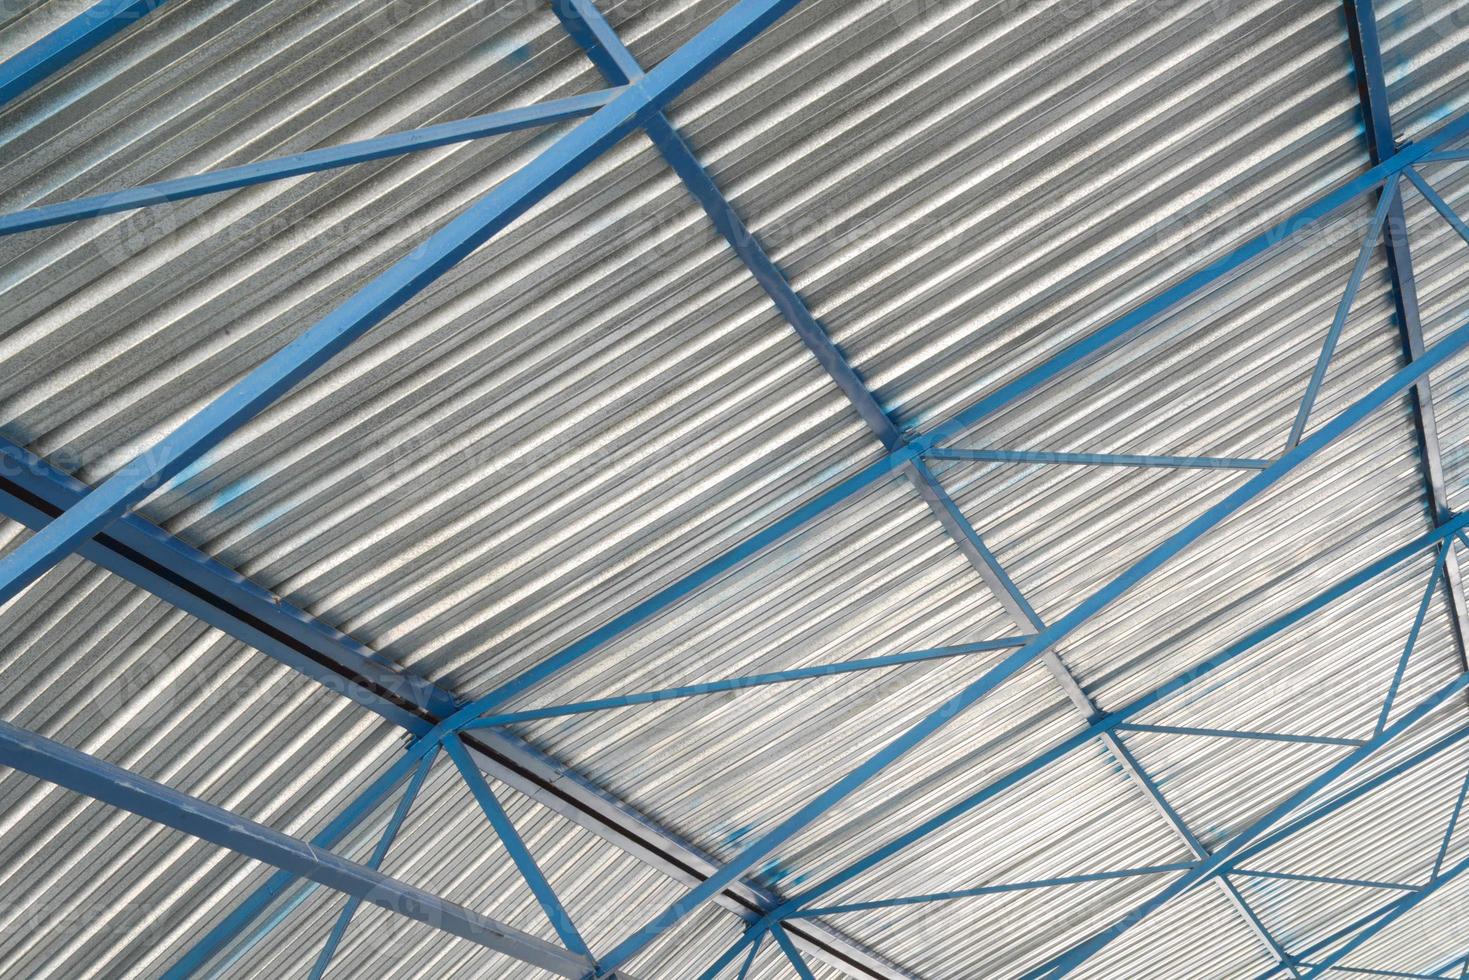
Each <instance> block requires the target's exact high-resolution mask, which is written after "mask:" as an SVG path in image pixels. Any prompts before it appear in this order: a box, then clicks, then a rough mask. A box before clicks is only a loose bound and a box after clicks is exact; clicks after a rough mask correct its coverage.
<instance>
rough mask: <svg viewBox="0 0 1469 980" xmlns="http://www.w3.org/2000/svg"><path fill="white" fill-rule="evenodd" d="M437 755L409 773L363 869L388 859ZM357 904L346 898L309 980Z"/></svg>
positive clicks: (324, 963) (317, 975)
mask: <svg viewBox="0 0 1469 980" xmlns="http://www.w3.org/2000/svg"><path fill="white" fill-rule="evenodd" d="M437 755H438V753H437V752H429V753H428V754H427V755H425V756H424V757H423V760H422V761H421V762H419V764H418V768H417V769H415V770H413V777H412V778H411V779H409V780H408V786H407V787H406V788H405V789H404V790H403V796H402V798H401V799H399V800H398V806H397V807H396V808H395V809H394V810H393V815H392V816H391V817H389V818H388V825H387V827H385V828H383V834H382V836H381V837H380V838H378V842H377V846H375V847H374V848H373V849H372V854H371V856H370V857H368V859H367V867H369V868H371V869H372V870H374V871H377V870H379V869H380V868H381V867H382V866H383V859H384V858H386V857H387V856H388V850H389V849H390V848H391V847H392V846H393V842H394V841H395V840H397V839H398V831H400V830H402V829H403V821H405V820H407V819H408V811H409V810H411V809H413V801H414V800H416V799H418V791H419V790H420V789H422V788H423V781H424V779H425V778H427V777H428V771H429V770H430V769H431V768H433V764H434V758H435V757H436V756H437ZM361 904H362V898H361V896H359V895H351V896H348V898H347V904H346V906H344V907H343V908H342V911H341V914H340V915H338V916H337V921H336V922H335V923H333V925H332V931H331V932H330V933H329V934H328V935H327V937H326V942H325V943H324V944H323V945H322V947H321V952H320V953H318V954H317V957H316V962H315V963H314V964H312V966H311V975H310V978H309V980H321V978H322V977H323V976H325V975H326V968H327V967H328V966H329V965H331V961H332V957H333V956H335V955H336V952H337V947H338V946H339V945H341V942H342V937H343V936H345V935H346V934H347V927H348V926H350V925H351V924H352V916H353V915H355V914H356V913H357V907H358V906H359V905H361Z"/></svg>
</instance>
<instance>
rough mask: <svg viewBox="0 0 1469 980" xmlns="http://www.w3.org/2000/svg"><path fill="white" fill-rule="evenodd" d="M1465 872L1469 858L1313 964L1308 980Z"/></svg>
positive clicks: (1400, 900) (1405, 898)
mask: <svg viewBox="0 0 1469 980" xmlns="http://www.w3.org/2000/svg"><path fill="white" fill-rule="evenodd" d="M1465 871H1469V858H1465V859H1464V860H1462V861H1460V862H1459V863H1458V864H1455V865H1454V866H1453V867H1452V868H1450V869H1449V870H1447V871H1445V872H1444V873H1443V874H1442V875H1440V876H1439V877H1437V878H1435V879H1434V880H1433V881H1432V882H1430V883H1429V884H1427V885H1425V886H1424V887H1423V888H1422V889H1420V890H1419V891H1416V892H1412V893H1410V894H1408V895H1404V896H1403V897H1402V898H1401V899H1399V900H1398V901H1397V902H1396V903H1395V904H1394V905H1393V909H1392V911H1391V912H1388V913H1387V914H1386V915H1384V916H1383V917H1382V918H1380V919H1378V920H1377V921H1376V922H1373V923H1372V924H1371V925H1370V926H1368V927H1367V928H1365V929H1363V930H1362V931H1361V932H1359V933H1357V934H1356V935H1355V936H1353V937H1352V938H1351V939H1350V940H1348V941H1347V942H1346V943H1343V944H1342V945H1341V946H1340V947H1338V948H1337V949H1336V950H1335V951H1333V952H1332V953H1331V955H1329V956H1326V957H1323V958H1322V959H1320V960H1318V961H1316V962H1315V963H1313V964H1312V965H1311V972H1309V973H1307V974H1306V980H1311V978H1312V977H1318V976H1320V975H1321V974H1322V973H1323V972H1325V971H1326V970H1329V969H1330V968H1331V967H1333V966H1335V965H1336V964H1337V963H1340V962H1341V961H1342V960H1343V959H1345V958H1346V957H1348V956H1350V955H1351V954H1352V953H1353V952H1355V951H1356V950H1357V949H1359V948H1361V946H1362V945H1363V944H1364V943H1366V942H1367V941H1368V940H1369V939H1371V938H1372V937H1373V936H1375V935H1377V934H1378V933H1380V932H1382V931H1383V930H1384V929H1386V928H1387V927H1388V926H1390V925H1392V924H1393V923H1394V922H1396V921H1398V920H1399V919H1401V918H1402V917H1403V916H1404V915H1407V914H1408V913H1409V912H1411V911H1413V909H1415V908H1417V907H1418V906H1419V905H1422V904H1423V903H1424V902H1426V901H1427V900H1428V899H1430V898H1432V897H1433V896H1434V895H1436V894H1437V893H1438V892H1439V891H1440V890H1442V889H1443V888H1444V887H1445V886H1446V885H1448V884H1449V883H1450V882H1452V881H1453V880H1454V879H1456V878H1458V877H1459V876H1460V875H1462V874H1463V873H1464V872H1465Z"/></svg>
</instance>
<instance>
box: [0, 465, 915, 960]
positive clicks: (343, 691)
mask: <svg viewBox="0 0 1469 980" xmlns="http://www.w3.org/2000/svg"><path fill="white" fill-rule="evenodd" d="M88 489H89V488H88V487H87V486H86V485H85V484H83V483H81V482H80V481H78V480H75V479H73V478H71V477H69V476H67V475H66V474H64V473H62V472H61V471H59V470H57V469H55V468H54V467H52V466H51V465H50V464H48V463H46V462H45V461H44V460H42V459H40V458H39V457H37V456H35V455H33V454H31V453H29V452H27V451H26V450H24V449H21V448H20V447H18V446H15V445H13V444H11V443H8V442H6V441H5V440H4V439H3V438H0V513H4V514H5V515H6V516H7V517H10V518H11V519H13V520H16V521H18V522H19V523H22V524H25V525H26V526H28V527H31V528H32V529H39V528H41V527H44V526H45V525H46V523H47V522H48V521H50V520H51V519H52V518H53V517H54V516H55V515H56V514H58V513H60V512H61V511H63V510H65V509H66V508H67V507H69V506H71V505H72V504H73V503H75V502H76V501H77V500H79V499H81V498H82V496H84V495H85V494H86V492H87V490H88ZM80 553H81V554H82V556H83V557H85V558H87V559H88V560H90V561H93V562H94V563H96V564H98V565H100V566H101V567H104V568H106V569H107V570H109V571H111V572H113V573H114V574H117V575H118V576H120V577H121V578H123V579H125V580H127V581H130V582H132V583H134V584H136V585H138V586H139V587H141V588H143V589H146V590H148V591H150V592H152V593H154V594H155V595H158V596H159V597H161V598H163V599H164V600H166V601H168V602H170V603H172V604H173V605H175V606H177V607H179V608H181V609H183V610H184V611H185V612H189V613H190V614H192V615H195V616H197V617H198V618H200V619H202V620H204V621H205V622H208V623H209V624H210V625H212V626H214V627H216V628H218V629H220V630H222V631H223V632H225V633H227V634H229V635H231V636H234V637H235V638H236V639H239V640H241V641H242V642H244V643H246V644H248V645H250V646H252V647H254V648H255V649H257V650H260V651H261V652H263V653H265V654H266V655H267V656H270V657H272V658H274V659H276V660H278V661H280V662H282V663H285V664H287V665H288V666H290V667H292V668H293V669H294V670H296V671H298V672H299V673H301V674H303V675H304V676H307V677H310V678H311V679H313V680H315V681H316V682H318V683H320V684H322V685H323V686H324V687H326V688H328V689H329V690H332V691H334V692H336V693H338V694H340V695H342V696H344V697H349V698H353V699H354V700H356V701H358V702H359V703H360V704H362V705H363V706H364V707H367V708H368V709H369V710H372V711H375V712H376V713H377V714H379V715H381V716H382V717H384V718H385V719H387V720H388V721H391V722H393V723H394V724H397V725H399V726H400V727H402V728H404V729H406V730H407V731H408V732H409V733H410V734H412V735H414V736H422V735H424V734H426V733H427V732H428V731H430V730H431V729H432V727H433V725H434V724H435V723H436V722H437V721H439V720H440V719H441V718H443V717H445V716H447V715H450V714H452V713H453V712H454V710H455V708H456V707H457V702H456V701H455V700H454V698H453V695H452V694H451V693H450V692H448V691H447V690H444V689H443V688H440V687H438V686H437V685H434V684H433V683H431V682H429V681H427V680H425V679H423V678H420V677H416V676H412V675H409V674H405V673H403V672H401V670H400V668H398V667H397V665H395V664H393V663H392V662H390V661H387V660H385V659H384V658H382V657H380V656H379V655H378V654H376V653H375V652H374V651H372V650H370V649H368V648H367V647H365V646H363V645H361V644H359V643H358V642H357V641H356V640H354V639H353V638H351V637H349V636H346V635H344V634H342V633H340V632H338V631H337V630H334V629H332V628H330V627H328V626H326V625H324V624H322V623H321V622H319V621H317V620H314V619H312V618H311V617H310V616H309V615H308V614H307V613H305V612H303V611H301V610H300V609H297V608H296V607H294V606H292V605H291V604H290V603H289V602H286V601H285V600H283V599H281V598H280V597H279V596H276V595H274V594H272V593H270V592H267V591H266V590H264V589H262V588H260V587H259V586H258V585H256V584H255V583H254V582H252V581H250V580H249V579H248V578H245V577H244V576H242V575H240V574H239V573H238V572H235V571H234V570H233V569H229V568H226V567H225V566H223V565H221V564H220V563H219V562H217V561H215V560H214V559H212V558H210V557H208V556H207V555H204V554H202V553H201V552H199V551H198V550H197V549H195V548H192V547H190V546H189V545H186V544H183V543H182V542H180V541H178V540H177V539H176V538H174V537H172V536H171V535H169V534H168V533H167V532H165V531H163V530H161V529H159V528H158V527H156V526H154V525H152V524H150V523H148V522H147V521H145V520H144V519H142V518H141V517H139V516H138V515H136V514H129V515H127V516H125V517H123V518H122V519H120V520H118V521H116V522H114V523H113V524H112V526H111V527H109V528H108V529H107V531H106V532H104V533H103V534H101V535H99V536H98V537H97V538H96V539H94V540H92V541H89V542H87V544H85V545H84V546H83V547H82V549H81V552H80ZM467 744H469V745H470V747H471V749H472V751H473V754H474V756H475V760H476V762H477V763H478V764H479V766H480V768H481V769H482V770H483V771H484V772H485V773H486V774H488V775H492V776H495V777H496V778H500V779H504V780H510V781H512V782H513V781H515V780H516V779H517V777H519V782H517V783H516V786H517V789H519V790H520V791H521V792H524V793H526V794H528V795H530V796H531V797H532V798H534V799H536V800H537V801H538V802H540V803H542V804H543V805H545V806H548V807H550V808H552V809H554V810H556V811H557V812H560V813H562V814H563V816H566V817H567V818H568V819H571V820H574V821H578V822H580V823H581V824H582V825H583V826H585V827H587V828H588V829H590V830H591V831H593V832H594V833H597V834H599V835H601V836H602V837H603V838H604V839H607V840H609V841H611V842H613V843H614V844H616V845H617V846H618V847H621V848H623V849H624V850H627V851H628V852H629V853H632V854H634V855H635V856H637V857H638V858H639V859H640V860H644V861H647V862H648V863H649V864H650V865H651V866H653V867H656V868H658V869H660V870H662V871H664V872H665V873H669V874H673V875H675V876H677V874H678V873H679V872H680V870H683V869H686V868H689V867H691V865H690V863H689V862H690V860H691V857H690V855H692V854H693V853H695V852H693V851H692V850H691V849H690V848H689V847H688V845H686V844H685V843H684V842H682V841H679V840H677V839H676V838H674V837H672V836H671V835H668V834H667V833H666V832H662V831H660V830H658V829H657V828H653V827H652V826H651V825H647V824H646V823H644V822H640V821H637V820H634V819H632V818H626V819H624V818H621V817H620V811H617V810H615V809H609V808H608V807H607V806H606V805H605V804H604V803H603V802H602V797H601V796H599V795H597V793H596V791H595V790H594V789H592V788H590V787H582V786H581V785H580V784H579V783H577V782H576V781H575V780H574V779H568V778H567V776H568V774H567V773H564V772H562V771H560V770H559V769H555V768H554V767H553V768H551V769H546V771H545V772H541V771H540V770H542V769H545V767H544V766H538V765H537V764H536V759H535V758H534V757H533V753H532V752H531V750H529V749H526V748H524V747H523V744H522V743H520V742H519V740H517V739H515V738H513V736H508V735H498V734H497V735H496V736H495V738H493V739H491V740H490V741H488V742H483V743H481V742H477V741H475V742H468V743H467ZM392 789H393V786H392V785H391V784H390V783H380V784H374V788H373V789H371V790H369V791H368V793H367V794H366V795H367V797H369V798H368V799H366V800H359V801H358V803H359V804H360V805H358V806H354V807H353V808H352V809H351V810H349V812H348V813H347V814H346V817H347V823H346V824H344V825H343V826H344V827H346V828H347V829H350V826H351V825H354V824H355V822H356V821H357V820H358V819H360V818H361V817H364V816H366V814H367V812H368V811H369V810H370V809H371V807H372V806H374V805H376V804H377V803H379V802H381V801H382V799H385V798H386V795H387V794H388V793H389V792H391V790H392ZM340 832H342V833H344V832H345V830H342V831H340ZM323 846H328V847H329V846H332V845H331V843H330V842H327V843H324V844H323ZM689 873H690V874H695V875H697V874H702V872H694V871H691V872H689ZM290 881H291V876H290V875H286V874H284V873H282V875H280V876H277V877H276V878H273V879H272V880H271V881H270V882H269V883H267V885H266V886H263V887H262V888H261V890H260V892H259V893H257V894H256V895H255V896H252V897H251V898H250V899H249V900H248V901H247V903H246V906H245V907H244V908H242V909H241V910H240V914H239V915H238V916H231V917H230V918H229V919H228V920H227V921H226V922H225V923H224V924H222V928H221V929H219V930H215V931H213V932H211V933H210V934H208V935H207V936H206V937H204V938H203V939H201V940H200V942H199V943H198V944H197V945H196V947H195V948H194V949H192V950H190V951H189V952H188V953H186V954H185V957H184V959H183V960H182V961H181V962H180V964H179V967H180V969H179V971H178V972H170V973H169V974H168V977H169V978H170V980H178V978H179V977H181V976H187V975H189V974H190V972H191V971H192V970H193V969H194V968H196V967H197V966H198V965H199V964H201V963H202V962H203V961H204V960H206V959H208V958H209V957H210V956H212V955H213V954H214V953H215V952H217V951H219V950H220V949H223V948H225V947H226V946H229V947H230V951H229V953H228V958H230V959H232V958H234V957H236V956H238V955H241V954H242V953H243V952H244V951H245V950H246V949H248V948H249V947H250V946H252V945H253V944H254V943H255V942H258V941H259V940H260V939H261V938H262V937H263V936H264V935H266V934H268V933H269V932H270V931H271V930H272V929H273V928H274V926H275V925H277V924H278V923H279V922H280V921H281V920H282V919H284V918H285V917H286V915H287V914H289V912H290V911H291V910H293V909H294V908H295V907H296V905H298V904H299V903H300V902H302V901H304V900H305V899H306V898H307V897H309V895H310V893H311V889H312V887H313V886H312V885H308V886H307V887H306V888H303V889H299V890H298V891H297V892H296V893H295V894H294V895H293V896H292V897H291V898H290V899H288V900H287V902H286V903H285V905H284V906H282V907H277V909H276V910H275V911H274V912H272V914H271V916H270V917H269V918H268V919H265V920H262V921H261V923H260V924H259V925H257V926H256V927H255V928H253V929H251V930H250V932H249V933H248V934H247V935H246V938H245V939H244V940H243V941H242V942H240V943H236V944H234V945H231V943H232V942H233V939H234V937H235V936H236V935H238V934H240V933H241V932H243V931H244V930H245V929H247V928H248V927H249V926H250V923H251V922H252V921H254V920H255V919H256V918H257V917H258V915H259V913H260V912H261V911H262V910H263V909H264V908H265V907H266V906H267V905H269V904H270V903H271V901H272V900H273V899H274V898H275V897H276V896H277V895H279V894H280V893H281V891H282V890H283V889H284V888H285V887H286V885H288V884H289V882H290ZM756 894H758V893H757V892H754V891H751V892H750V894H749V895H745V894H743V893H741V892H731V893H730V894H729V895H728V896H722V898H723V899H724V900H725V904H726V905H727V906H728V907H730V908H731V909H733V910H735V911H740V910H742V909H754V908H758V907H760V905H759V900H757V899H755V898H753V897H752V896H755V895H756ZM794 938H795V939H796V940H797V941H799V942H804V943H806V944H807V948H809V949H811V950H814V951H815V952H816V954H817V955H821V956H822V957H824V958H826V959H827V960H829V961H830V962H834V963H840V964H843V965H844V968H846V969H850V970H854V971H855V972H856V975H859V976H867V977H888V978H893V977H898V976H900V974H899V973H898V972H897V971H887V972H884V967H883V966H882V965H881V964H880V963H879V962H878V961H877V960H876V959H875V958H874V957H872V956H871V955H870V954H869V953H868V952H867V951H865V950H862V949H861V948H860V947H858V946H856V945H855V944H852V943H851V942H849V941H846V940H845V938H844V937H841V936H840V935H838V934H836V933H833V932H830V931H829V930H826V929H825V928H824V927H819V926H817V925H816V924H814V923H813V924H809V927H807V926H803V927H802V928H801V929H800V930H799V931H798V932H797V933H796V935H795V937H794ZM221 962H228V960H225V961H221Z"/></svg>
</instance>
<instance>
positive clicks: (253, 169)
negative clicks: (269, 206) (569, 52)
mask: <svg viewBox="0 0 1469 980" xmlns="http://www.w3.org/2000/svg"><path fill="white" fill-rule="evenodd" d="M621 91H622V90H621V89H605V90H603V91H600V92H588V93H587V94H585V95H573V96H571V97H569V98H565V99H554V100H552V101H549V102H542V103H540V104H539V105H531V106H525V107H523V108H518V109H506V110H504V111H503V112H491V113H487V114H485V115H482V116H472V117H470V118H468V119H458V120H455V121H453V122H446V123H439V124H437V125H434V126H425V127H423V128H422V129H413V130H409V131H407V132H403V133H390V134H388V135H387V136H375V137H373V138H372V139H366V140H359V141H357V142H354V143H343V144H341V145H340V146H327V147H323V148H321V149H319V150H307V151H306V152H304V153H293V154H291V155H290V156H284V157H276V158H275V159H273V160H260V161H257V162H255V163H246V164H242V165H241V166H238V167H226V168H224V169H222V170H212V171H210V172H208V173H203V174H198V175H196V176H193V177H178V178H175V179H173V180H160V181H157V182H156V183H152V184H144V185H143V186H141V187H131V188H128V189H126V190H120V191H109V192H107V193H105V194H94V195H91V196H89V197H81V198H77V199H76V200H72V201H62V202H60V203H57V204H45V205H42V206H40V207H36V208H30V209H28V210H25V211H15V212H13V213H11V214H5V215H0V235H13V234H15V233H16V232H21V231H32V230H34V229H37V228H49V227H51V226H53V225H60V224H65V223H67V222H70V221H80V220H82V219H83V218H95V217H98V216H100V215H104V214H117V213H119V212H122V211H132V210H135V209H137V208H144V207H149V206H150V205H154V204H162V203H164V202H166V201H182V200H185V199H187V198H191V197H200V196H202V195H205V194H217V193H219V192H221V191H231V190H237V189H239V188H241V187H251V186H254V185H255V184H264V183H268V182H269V181H273V180H284V179H286V178H288V177H300V176H302V175H303V174H314V173H318V172H320V171H323V170H331V169H333V168H336V167H346V166H350V165H351V164H354V163H366V162H368V161H369V160H383V159H386V158H388V157H395V156H402V155H403V154H405V153H417V152H419V151H420V150H428V149H433V148H434V147H437V146H449V145H451V144H453V143H464V142H467V141H469V140H475V139H481V138H483V137H486V136H494V135H497V134H500V133H510V132H514V131H516V130H519V129H529V128H531V127H533V126H545V125H548V124H550V123H555V122H562V121H565V120H567V119H577V118H580V117H582V116H589V115H591V114H592V113H593V112H596V111H597V110H598V109H600V108H602V107H603V106H604V105H606V104H607V103H608V102H610V101H611V100H612V99H613V98H614V97H615V96H617V95H618V94H620V93H621Z"/></svg>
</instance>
